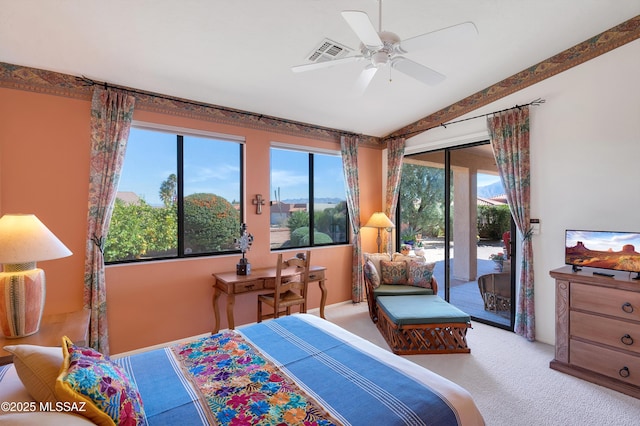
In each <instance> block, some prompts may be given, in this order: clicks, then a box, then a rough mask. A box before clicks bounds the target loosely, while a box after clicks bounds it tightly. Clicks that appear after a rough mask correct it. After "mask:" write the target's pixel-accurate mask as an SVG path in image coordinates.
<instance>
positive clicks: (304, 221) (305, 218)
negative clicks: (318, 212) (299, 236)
mask: <svg viewBox="0 0 640 426" xmlns="http://www.w3.org/2000/svg"><path fill="white" fill-rule="evenodd" d="M305 226H306V227H309V212H303V211H297V212H293V213H291V216H289V218H288V219H287V228H289V232H291V233H292V234H293V232H294V231H295V230H296V229H298V228H302V227H305Z"/></svg>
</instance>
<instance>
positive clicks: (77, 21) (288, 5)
mask: <svg viewBox="0 0 640 426" xmlns="http://www.w3.org/2000/svg"><path fill="white" fill-rule="evenodd" d="M343 10H359V11H363V12H365V13H366V14H367V15H368V16H369V18H370V21H371V23H372V25H373V26H374V27H376V29H377V27H378V25H379V23H380V16H379V10H380V9H379V3H378V2H377V1H376V0H270V1H264V0H236V1H226V0H182V1H173V0H153V1H151V0H138V1H126V0H110V1H108V2H105V1H98V0H59V1H53V2H52V1H36V0H22V1H14V0H0V11H1V12H0V62H6V63H11V64H17V65H24V66H29V67H35V68H41V69H44V70H50V71H57V72H61V73H66V74H71V75H75V76H86V77H88V78H91V79H94V80H97V81H105V82H108V83H111V84H114V85H120V86H126V87H131V88H136V89H140V90H144V91H149V92H154V93H161V94H165V95H169V96H175V97H178V98H182V99H190V100H194V101H199V102H204V103H208V104H213V105H222V106H227V107H230V108H236V109H240V110H245V111H251V112H255V113H257V114H264V115H266V116H275V117H283V118H287V119H290V120H294V121H299V122H303V123H310V124H314V125H318V126H323V127H328V128H334V129H340V130H344V131H348V132H353V133H359V134H364V135H371V136H375V137H383V136H387V135H389V134H392V133H393V132H396V131H398V129H407V128H409V129H411V125H412V123H415V122H417V121H418V120H420V119H423V118H424V117H428V116H430V115H431V114H434V113H436V112H438V111H442V110H443V108H446V107H448V106H450V105H452V104H455V103H456V102H458V101H460V100H461V99H465V98H466V97H468V96H470V95H472V94H474V93H478V92H480V91H482V90H484V89H486V88H488V87H490V86H492V85H493V84H495V83H497V82H500V81H502V80H504V79H506V78H508V77H510V76H513V75H514V74H517V73H519V72H521V71H523V70H527V69H528V68H529V67H532V66H533V65H536V64H538V63H540V62H541V61H545V60H547V59H548V58H551V57H553V56H554V55H557V54H559V53H561V52H564V51H565V50H567V49H570V48H572V47H573V46H575V45H578V44H580V43H582V42H584V41H585V40H588V39H590V38H591V37H593V36H596V35H598V34H600V33H602V32H604V31H606V30H609V29H611V28H613V27H615V26H617V25H619V24H621V23H623V22H625V21H628V20H630V19H632V18H634V17H637V16H638V15H640V0H615V1H613V0H610V1H604V0H519V1H513V0H475V1H468V0H448V1H442V0H384V1H383V2H382V7H381V10H382V19H381V28H382V29H383V30H388V31H392V32H394V33H395V34H397V35H398V37H399V38H400V39H403V40H404V39H407V38H411V37H414V36H417V35H420V34H423V33H427V32H432V31H435V30H438V29H441V28H445V27H449V26H452V25H456V24H459V23H463V22H473V24H474V25H475V27H476V28H477V32H478V34H477V36H473V37H470V38H462V39H455V38H454V39H451V40H449V39H444V40H441V41H438V43H435V44H434V45H431V46H429V47H428V48H425V49H419V50H417V51H411V52H409V53H407V54H405V55H404V56H405V57H407V58H409V59H411V60H412V61H414V62H417V63H419V64H422V65H426V66H428V67H430V68H432V69H433V70H436V71H438V72H440V73H442V74H444V75H446V79H445V80H444V81H443V82H441V83H439V84H436V85H427V84H424V83H422V82H419V81H417V80H415V79H413V78H411V77H409V76H407V75H406V74H404V73H402V72H400V71H398V70H397V69H394V68H391V67H389V66H386V67H383V68H381V69H379V70H378V72H377V73H376V75H375V77H374V79H373V80H372V81H371V83H370V84H369V86H368V87H367V89H366V90H365V91H364V93H360V94H357V93H354V85H355V82H356V81H357V79H358V77H359V75H360V73H361V71H362V70H363V69H364V67H365V65H366V64H367V62H366V61H354V62H349V63H345V64H340V65H335V66H332V67H328V68H321V69H317V70H313V71H307V72H301V73H294V72H292V70H291V67H292V66H295V65H301V64H305V63H309V61H308V57H309V54H310V53H311V52H312V51H313V50H314V48H316V47H317V46H319V45H320V44H321V42H323V41H324V40H325V39H329V40H330V41H332V42H336V43H338V44H340V45H343V46H345V47H347V48H349V53H348V54H347V55H348V56H353V55H358V54H359V53H360V46H359V45H360V40H359V38H358V36H357V35H356V33H355V32H354V31H353V30H352V27H350V25H349V24H348V22H347V21H346V20H345V19H344V18H343V16H342V15H341V11H343ZM450 115H451V114H450ZM454 115H455V114H454ZM407 126H408V127H407Z"/></svg>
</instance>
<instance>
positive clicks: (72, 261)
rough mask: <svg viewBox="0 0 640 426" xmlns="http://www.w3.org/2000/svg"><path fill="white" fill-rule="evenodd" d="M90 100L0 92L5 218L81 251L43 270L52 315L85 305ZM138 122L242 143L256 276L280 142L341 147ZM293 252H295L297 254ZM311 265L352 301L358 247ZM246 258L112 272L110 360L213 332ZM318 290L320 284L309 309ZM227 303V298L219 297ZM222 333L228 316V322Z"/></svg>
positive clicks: (324, 252)
mask: <svg viewBox="0 0 640 426" xmlns="http://www.w3.org/2000/svg"><path fill="white" fill-rule="evenodd" d="M89 118H90V102H89V101H84V100H76V99H70V98H65V97H59V96H51V95H46V94H37V93H31V92H26V91H19V90H12V89H2V88H0V207H1V209H2V211H1V213H2V214H5V213H34V214H36V215H37V216H38V217H39V218H40V219H41V220H42V221H43V222H44V223H45V225H47V226H48V227H49V228H50V229H51V230H52V231H53V232H54V233H55V234H56V235H57V236H58V237H59V238H60V239H61V240H62V241H63V242H64V243H65V244H66V245H67V246H68V247H69V248H70V249H71V251H72V252H73V253H74V255H73V256H71V257H68V258H65V259H58V260H53V261H48V262H41V263H39V266H40V267H42V268H43V269H45V271H46V273H47V298H46V305H45V314H46V313H59V312H68V311H73V310H77V309H79V308H81V307H82V295H83V271H84V251H85V239H86V214H87V193H88V173H89V167H88V161H89ZM134 119H135V120H138V121H145V122H150V123H159V124H164V125H171V126H180V127H187V128H193V129H200V130H208V131H213V132H219V133H228V134H232V135H240V136H244V137H245V140H246V150H245V153H246V158H245V161H246V164H245V171H246V184H245V185H246V187H245V195H246V200H245V204H246V212H245V220H246V223H247V226H248V229H249V231H250V232H251V233H252V234H253V235H254V237H255V241H254V244H253V246H252V248H251V250H250V252H249V253H248V258H249V260H250V262H251V265H252V267H253V268H259V267H262V266H270V265H271V264H273V263H274V262H275V259H276V256H277V255H276V254H275V253H271V252H270V250H269V215H268V214H262V215H257V214H256V213H255V208H254V207H253V206H252V205H251V204H250V200H251V199H252V198H254V196H255V194H262V195H263V196H265V197H269V193H270V188H269V170H270V164H269V147H270V143H271V142H272V141H277V142H284V143H290V144H297V145H305V146H312V147H319V148H325V149H335V150H337V149H339V144H337V143H332V142H327V141H319V140H312V139H307V138H301V137H294V136H289V135H283V134H276V133H271V132H266V131H259V130H254V129H245V128H239V127H234V126H228V125H220V124H215V123H210V122H205V121H199V120H192V119H188V118H181V117H175V116H169V115H163V114H158V113H151V112H144V111H136V112H135V114H134ZM359 152H360V154H359V167H358V169H359V174H360V182H361V193H360V196H361V209H362V212H361V220H362V221H363V222H364V221H366V220H367V219H368V218H369V216H370V215H371V213H372V212H374V211H376V210H379V209H380V206H381V194H380V192H381V190H380V188H381V183H380V182H381V170H380V163H381V158H382V155H381V151H379V150H376V149H371V148H360V151H359ZM374 232H375V230H373V229H366V228H365V229H363V232H362V235H363V243H364V249H365V251H374V250H375V233H374ZM291 253H293V252H291ZM311 259H312V264H315V265H324V266H327V267H328V270H327V278H328V280H327V288H328V293H329V294H328V300H327V304H332V303H338V302H342V301H346V300H350V297H351V293H350V291H351V290H350V286H351V247H350V246H338V247H328V248H316V249H313V250H312V255H311ZM237 261H238V256H217V257H208V258H197V259H188V260H186V259H180V260H169V261H160V262H149V263H140V264H126V265H113V266H108V267H107V268H106V281H107V309H108V321H109V333H110V334H109V339H110V346H111V353H119V352H124V351H129V350H133V349H137V348H140V347H144V346H149V345H153V344H158V343H162V342H166V341H171V340H175V339H179V338H183V337H188V336H192V335H197V334H202V333H206V332H208V331H210V330H211V328H212V326H213V313H212V307H211V298H212V295H213V290H212V287H211V285H212V283H213V280H212V278H211V273H212V272H215V271H224V270H233V269H235V264H236V263H237ZM319 301H320V291H319V289H318V288H317V286H315V285H312V288H311V290H310V303H309V308H317V307H318V306H319ZM220 302H221V303H225V302H226V300H225V296H222V297H221V298H220ZM235 313H236V315H235V320H236V324H237V325H238V324H244V323H249V322H254V321H255V319H256V297H255V294H249V295H243V296H239V297H237V298H236V307H235ZM221 319H222V327H223V328H224V327H226V317H225V315H224V314H223V315H221Z"/></svg>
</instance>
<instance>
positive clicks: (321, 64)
mask: <svg viewBox="0 0 640 426" xmlns="http://www.w3.org/2000/svg"><path fill="white" fill-rule="evenodd" d="M363 58H364V56H361V55H358V56H347V57H346V58H340V59H333V60H331V61H323V62H313V63H310V64H303V65H295V66H293V67H291V71H293V72H304V71H313V70H319V69H323V68H330V67H332V66H334V65H342V64H346V63H349V62H356V61H359V60H360V59H363Z"/></svg>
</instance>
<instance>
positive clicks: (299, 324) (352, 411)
mask: <svg viewBox="0 0 640 426" xmlns="http://www.w3.org/2000/svg"><path fill="white" fill-rule="evenodd" d="M238 332H239V333H240V334H241V335H242V336H243V337H244V338H245V339H246V340H247V341H248V342H249V343H251V344H252V345H253V346H254V347H256V348H257V349H259V350H260V352H261V353H262V354H263V356H264V357H266V358H268V359H270V360H271V361H273V362H274V363H275V364H276V365H277V366H278V367H280V368H281V369H282V371H284V372H285V373H286V374H287V375H289V376H290V377H292V378H293V379H294V380H295V382H296V383H297V384H298V385H299V386H300V387H301V388H302V389H304V390H305V391H306V392H307V393H308V395H309V396H310V397H311V398H313V399H315V400H316V401H318V402H319V403H320V404H322V405H323V406H324V407H325V409H327V410H328V411H329V412H330V413H331V414H332V415H333V416H334V417H335V419H337V420H339V421H340V422H342V423H344V424H352V425H372V424H380V425H385V426H386V425H457V424H459V420H458V416H457V414H456V412H455V410H454V409H452V408H451V407H450V404H449V403H448V402H447V401H446V400H445V399H444V398H443V397H441V396H440V395H439V394H438V393H437V392H436V391H434V390H432V389H428V388H427V387H425V386H424V385H423V384H421V383H418V382H417V381H415V380H414V379H412V378H411V377H409V376H407V375H406V374H404V373H402V372H400V371H397V370H396V369H394V368H393V366H391V365H387V364H385V363H382V362H380V361H378V360H376V359H374V358H372V357H370V356H368V355H366V354H364V353H363V352H361V351H360V350H358V349H356V348H354V347H353V346H351V345H350V344H349V343H347V342H344V341H342V340H340V339H338V338H336V337H334V336H333V335H331V334H329V333H327V332H325V331H323V330H321V329H318V328H317V327H314V326H313V325H311V324H309V323H308V322H306V321H304V320H301V319H300V318H297V317H296V316H288V317H283V318H279V319H277V320H271V321H266V322H263V323H260V324H255V325H251V326H247V327H243V328H241V329H239V330H238ZM117 362H119V363H120V364H121V365H122V366H123V367H124V368H125V369H127V370H128V372H129V373H130V374H131V375H132V376H133V378H134V380H135V381H136V383H137V385H138V388H139V390H140V394H141V396H142V399H143V403H144V406H145V411H146V414H147V417H148V421H149V424H151V425H154V424H155V425H170V424H182V425H194V424H208V422H210V421H211V420H210V419H211V418H212V417H211V416H209V415H207V413H206V410H207V408H204V405H203V404H202V403H201V402H200V401H199V396H198V392H196V391H194V390H193V387H192V386H191V385H190V383H189V382H188V379H186V378H185V377H184V376H183V374H182V371H181V368H180V366H178V365H177V364H176V360H175V358H174V357H173V354H172V353H171V350H170V349H168V348H166V349H158V350H154V351H150V352H146V353H142V354H138V355H132V356H130V357H125V358H122V359H120V360H117ZM416 368H418V367H416Z"/></svg>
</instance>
